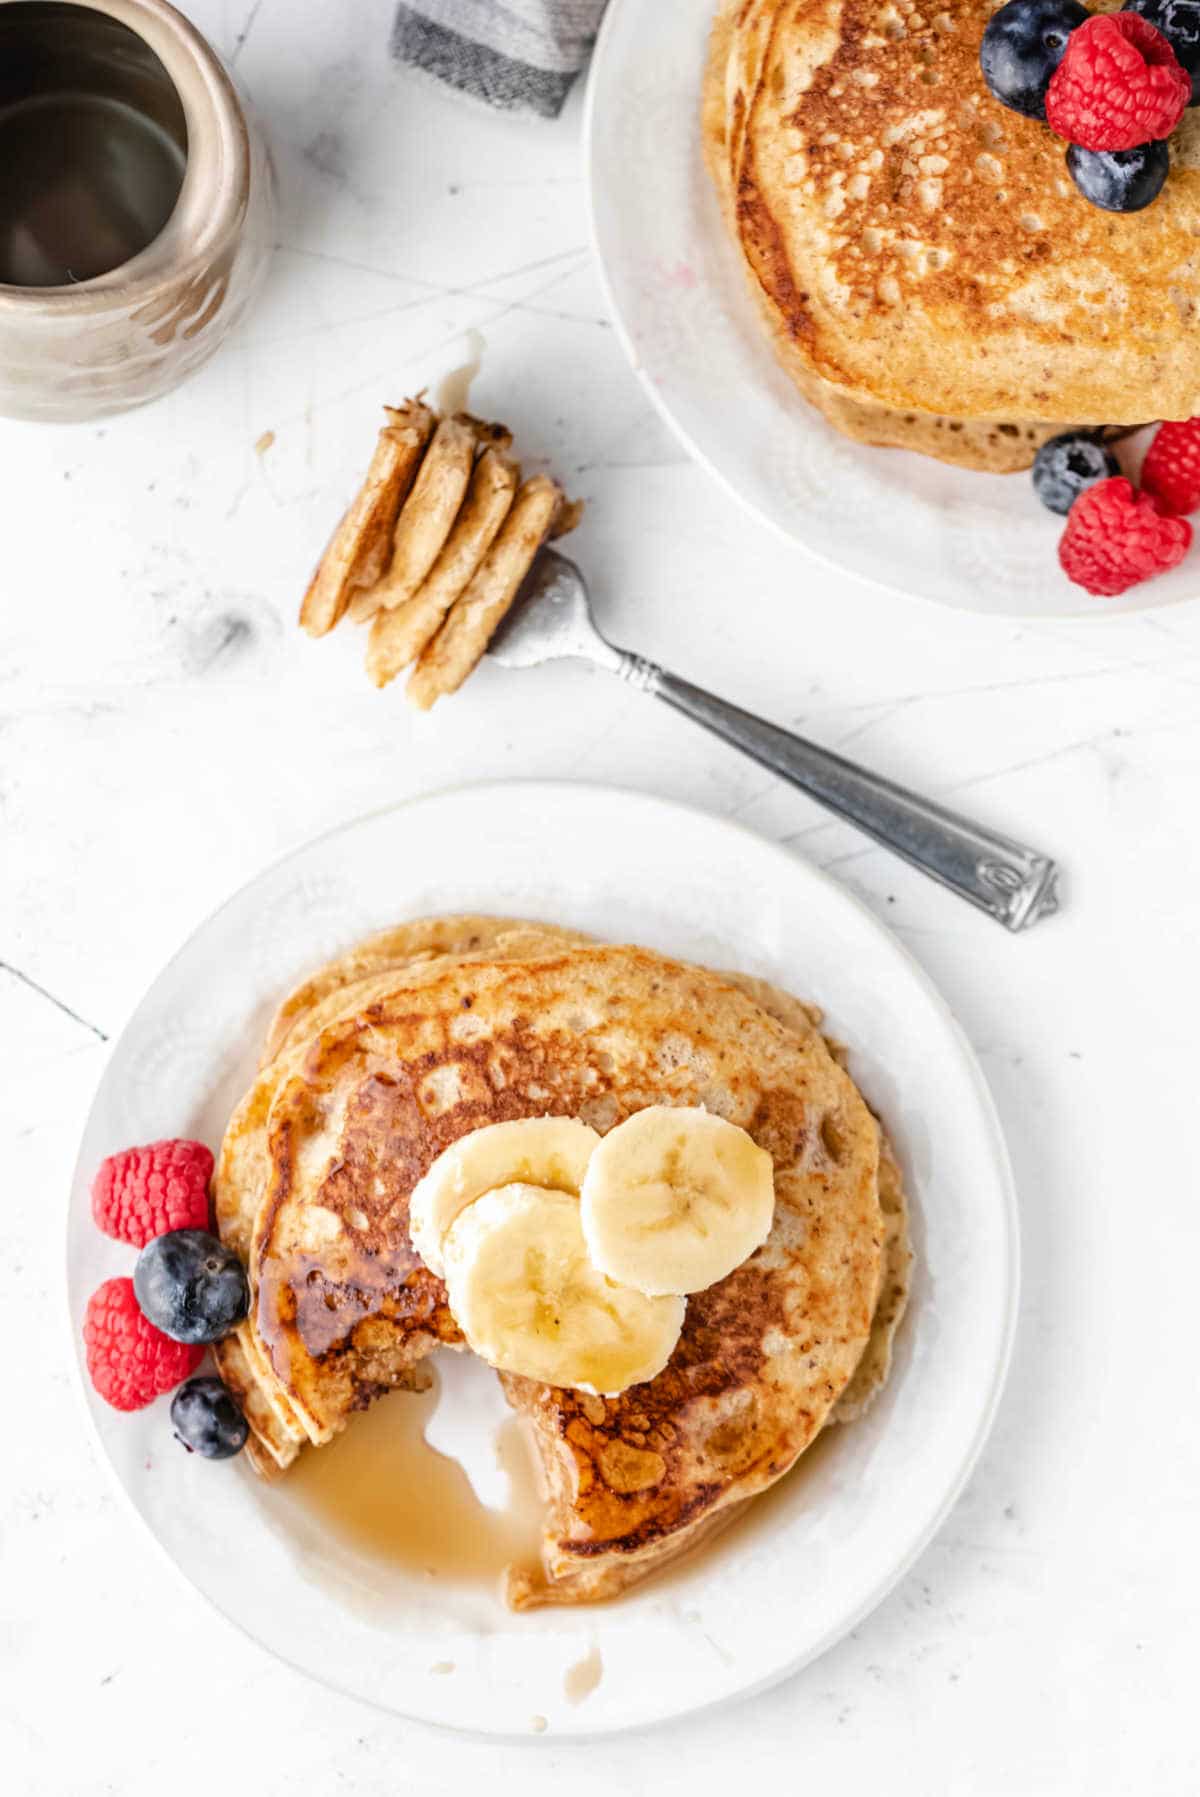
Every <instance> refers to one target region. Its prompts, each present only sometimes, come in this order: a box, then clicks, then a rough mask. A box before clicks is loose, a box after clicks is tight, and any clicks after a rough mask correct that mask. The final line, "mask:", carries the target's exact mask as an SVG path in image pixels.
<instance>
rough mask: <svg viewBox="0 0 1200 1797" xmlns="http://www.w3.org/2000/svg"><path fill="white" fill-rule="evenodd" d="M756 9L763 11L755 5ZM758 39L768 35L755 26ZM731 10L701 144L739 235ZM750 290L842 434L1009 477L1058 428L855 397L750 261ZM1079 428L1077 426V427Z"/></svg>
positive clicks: (809, 393)
mask: <svg viewBox="0 0 1200 1797" xmlns="http://www.w3.org/2000/svg"><path fill="white" fill-rule="evenodd" d="M759 11H760V13H761V11H762V9H761V8H760V9H759ZM759 31H760V38H759V39H754V38H752V39H751V41H752V42H759V41H761V40H762V38H763V37H764V35H765V34H763V33H762V30H761V23H760V27H759ZM733 48H734V9H733V8H732V7H727V8H726V9H725V10H724V11H723V12H721V13H720V14H719V15H718V17H717V19H716V22H715V23H714V25H713V30H712V40H711V45H710V53H709V67H708V71H707V74H706V77H705V83H704V107H703V128H702V135H703V143H704V155H705V161H706V162H707V164H708V169H709V173H710V174H711V176H712V179H713V183H714V185H715V187H716V189H717V196H718V199H719V200H720V204H721V210H722V213H723V214H724V217H725V223H726V227H727V229H728V231H729V234H730V237H731V238H732V239H734V240H735V241H736V240H737V236H738V230H737V217H736V209H735V205H734V182H735V180H736V178H737V172H738V166H739V159H738V152H739V150H740V146H741V143H742V130H741V127H742V126H743V125H744V122H745V113H746V104H745V102H746V92H747V88H748V86H749V84H750V82H751V80H752V78H755V77H753V71H752V68H748V67H747V66H746V64H745V62H744V61H739V60H738V59H737V58H736V57H734V56H733V55H732V50H733ZM746 272H747V274H748V275H749V276H750V279H749V282H748V287H749V291H750V295H751V298H752V300H753V301H754V304H755V308H756V310H757V311H758V313H759V316H760V318H761V320H762V323H763V326H764V328H765V330H766V332H767V334H768V336H769V337H770V338H771V342H772V346H773V348H774V350H775V354H776V356H777V357H778V359H779V361H780V362H781V363H782V365H783V367H784V369H785V370H786V371H787V373H788V375H789V376H790V378H791V380H792V381H793V383H794V384H795V386H796V387H797V388H798V389H799V391H800V393H801V394H803V396H804V398H805V399H806V400H808V402H809V403H810V404H811V405H813V406H815V407H816V408H817V410H818V411H819V412H821V413H822V414H823V416H824V417H825V418H826V419H828V421H829V423H830V424H832V425H833V427H834V428H835V430H838V431H840V432H841V434H842V436H844V437H849V438H851V439H852V440H853V441H854V442H857V443H870V444H872V445H874V446H876V447H878V448H882V449H911V450H915V451H917V452H918V453H919V454H921V455H928V456H933V457H935V458H936V459H937V460H939V461H943V462H951V463H953V464H954V465H955V466H957V467H961V468H973V469H976V470H977V471H979V472H980V473H986V474H1013V473H1016V472H1018V471H1019V470H1021V469H1024V468H1028V467H1029V466H1030V465H1031V464H1032V462H1033V458H1034V456H1035V455H1036V454H1037V452H1038V449H1039V448H1040V447H1041V445H1042V444H1043V443H1044V442H1046V440H1047V439H1048V438H1049V437H1052V436H1054V435H1055V434H1056V433H1057V432H1059V431H1061V430H1062V429H1063V425H1062V424H1061V423H1057V424H1040V423H1036V422H1029V421H1026V422H1024V423H1020V424H1015V423H1013V422H1012V421H1011V420H1007V419H988V420H985V421H983V422H980V421H977V420H975V419H970V418H948V417H945V416H944V415H942V414H940V413H932V412H916V411H912V410H910V411H904V412H900V411H894V410H892V409H890V408H889V407H887V406H883V405H880V404H878V402H876V401H874V400H867V399H863V398H859V397H855V396H854V395H853V394H851V393H848V392H846V391H845V390H844V389H843V388H840V387H837V386H835V385H834V384H833V383H832V382H831V381H828V380H825V379H823V378H822V377H821V376H820V375H819V374H817V373H816V372H815V371H814V369H813V368H811V367H810V366H809V365H808V363H807V362H806V361H805V360H804V358H803V356H802V355H801V354H800V353H799V352H798V350H797V348H796V346H795V344H794V342H793V341H792V338H791V336H790V335H789V333H788V331H787V329H786V327H785V324H784V321H783V320H782V319H781V318H780V317H779V316H778V314H777V313H776V312H775V311H774V310H773V307H772V305H771V302H770V300H769V299H768V296H767V294H766V293H765V292H764V291H763V288H762V287H761V285H760V284H759V282H758V280H757V279H756V278H754V276H753V272H752V270H751V269H750V268H749V265H747V267H746ZM1081 428H1082V427H1081Z"/></svg>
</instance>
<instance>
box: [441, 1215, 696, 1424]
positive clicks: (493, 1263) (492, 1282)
mask: <svg viewBox="0 0 1200 1797" xmlns="http://www.w3.org/2000/svg"><path fill="white" fill-rule="evenodd" d="M445 1263H446V1271H445V1279H446V1289H447V1291H448V1293H449V1296H450V1308H451V1310H452V1311H453V1313H454V1317H455V1320H456V1322H457V1323H458V1326H459V1328H460V1329H461V1330H462V1332H463V1334H464V1335H465V1336H466V1338H467V1341H468V1342H469V1344H470V1346H471V1347H472V1348H473V1349H474V1350H475V1352H476V1354H478V1355H479V1356H480V1357H481V1358H482V1359H484V1360H486V1361H488V1362H489V1364H490V1365H492V1366H494V1367H496V1368H497V1369H498V1370H499V1371H500V1372H505V1373H518V1374H521V1375H522V1376H523V1377H525V1378H527V1379H537V1380H539V1381H540V1382H541V1383H543V1384H546V1385H555V1386H567V1387H571V1388H573V1389H574V1390H576V1391H584V1392H591V1393H593V1394H595V1395H597V1396H600V1397H615V1396H616V1395H617V1394H618V1393H620V1392H623V1391H626V1390H628V1388H629V1387H630V1386H631V1385H641V1384H642V1383H643V1382H644V1381H646V1380H647V1379H653V1378H654V1377H655V1376H656V1374H658V1373H661V1371H662V1369H663V1368H664V1367H665V1366H666V1364H667V1361H668V1360H669V1359H670V1358H671V1354H672V1352H673V1350H674V1347H675V1344H676V1342H677V1341H678V1340H679V1333H680V1330H681V1329H682V1328H683V1318H684V1311H685V1303H684V1300H683V1299H682V1298H680V1297H676V1296H669V1297H657V1298H648V1297H646V1296H645V1295H644V1294H643V1293H642V1292H636V1291H634V1290H632V1288H631V1287H629V1286H624V1285H618V1284H616V1283H614V1281H612V1280H611V1279H606V1278H605V1276H604V1274H603V1273H601V1272H599V1271H598V1270H597V1269H596V1268H595V1267H594V1266H593V1265H592V1262H591V1259H590V1258H589V1255H588V1249H587V1243H586V1242H585V1241H584V1239H583V1229H582V1227H581V1225H580V1216H579V1201H578V1199H577V1198H574V1197H572V1196H571V1195H570V1194H569V1193H567V1192H550V1191H545V1190H543V1189H541V1188H539V1187H537V1186H531V1185H522V1184H515V1185H507V1186H502V1187H501V1188H500V1189H499V1190H498V1191H491V1192H487V1193H485V1194H484V1195H483V1196H482V1197H481V1198H479V1199H477V1200H476V1202H475V1203H474V1204H471V1205H468V1207H467V1208H466V1209H465V1210H463V1211H461V1212H460V1213H459V1215H458V1217H457V1218H456V1219H455V1221H454V1223H453V1225H452V1226H451V1228H450V1231H449V1234H448V1235H447V1237H446V1240H445Z"/></svg>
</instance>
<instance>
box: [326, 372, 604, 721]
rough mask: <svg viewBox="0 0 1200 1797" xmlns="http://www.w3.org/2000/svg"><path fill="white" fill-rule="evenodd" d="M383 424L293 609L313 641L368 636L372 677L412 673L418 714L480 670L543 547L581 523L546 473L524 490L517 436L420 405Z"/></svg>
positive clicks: (389, 411)
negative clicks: (349, 631)
mask: <svg viewBox="0 0 1200 1797" xmlns="http://www.w3.org/2000/svg"><path fill="white" fill-rule="evenodd" d="M384 414H385V416H386V418H387V423H386V424H385V425H383V427H382V429H381V430H380V431H379V434H378V436H377V438H376V442H375V453H374V455H373V456H372V457H371V464H370V467H369V468H368V469H367V474H366V478H365V480H364V481H363V484H362V486H361V487H360V488H359V491H358V493H357V494H356V496H355V498H354V499H353V500H352V502H351V503H350V505H349V506H348V507H347V508H346V511H345V513H344V514H343V516H342V517H341V519H340V520H339V522H338V525H337V528H336V529H335V531H334V533H333V536H332V537H331V538H330V540H329V544H328V547H327V548H326V550H325V553H324V555H323V556H322V557H321V560H320V562H319V563H318V564H317V568H316V572H315V573H314V575H313V577H312V580H311V581H310V582H309V585H308V590H307V592H306V593H305V595H304V600H303V603H302V604H301V607H300V623H301V624H302V626H303V627H304V629H305V630H307V631H308V633H309V635H310V636H325V635H327V634H328V632H329V631H331V630H333V629H334V628H335V627H336V625H338V624H339V623H340V622H341V620H342V619H343V618H344V617H347V616H348V617H350V618H351V619H352V620H353V621H354V622H355V623H356V624H369V625H370V627H371V629H370V635H369V636H368V639H367V672H368V674H369V675H370V677H371V679H372V680H373V681H374V682H375V685H376V686H387V685H389V684H390V682H391V681H393V680H395V678H396V677H397V675H398V674H402V673H403V672H404V670H405V668H408V667H411V668H412V673H411V674H410V676H409V681H408V687H407V692H408V697H409V698H410V699H411V700H412V702H413V704H414V705H416V706H418V707H419V708H420V709H421V710H422V711H428V710H429V708H430V706H432V705H434V704H436V702H437V701H438V699H440V698H443V697H444V696H445V695H446V694H448V693H454V692H457V691H458V689H459V687H460V686H461V685H462V683H463V681H464V680H465V679H466V678H467V676H468V675H469V674H470V673H472V672H473V671H474V669H475V668H476V667H477V666H478V664H479V662H480V660H481V659H482V657H483V655H484V653H485V652H486V650H487V646H488V644H489V643H490V641H491V639H492V637H493V636H494V634H495V632H496V630H497V628H498V626H499V625H500V623H501V621H502V620H503V618H504V617H505V615H506V613H507V612H508V610H509V607H510V606H511V605H512V603H513V601H514V600H515V598H516V596H517V593H518V591H519V590H520V587H521V583H522V581H523V580H524V579H525V576H526V575H527V574H528V573H529V570H530V569H531V568H532V566H533V564H534V561H535V560H536V558H537V555H538V552H539V550H540V549H541V547H542V545H543V543H545V542H546V540H547V539H548V538H549V537H561V536H564V535H565V534H566V532H567V531H569V530H573V529H574V528H575V525H576V524H577V523H578V521H579V517H580V514H581V512H582V509H583V508H582V506H581V505H580V504H578V503H577V502H576V503H572V502H570V501H568V499H567V497H566V495H565V494H564V492H563V490H562V488H561V487H560V486H559V485H558V482H557V481H555V480H552V479H551V478H550V476H549V475H548V474H535V475H531V476H530V478H529V479H528V480H522V478H521V467H520V464H519V463H518V462H517V461H516V459H515V458H514V456H513V455H512V453H511V451H512V441H513V440H512V432H511V431H510V430H508V429H507V428H506V427H505V426H504V425H502V424H486V423H485V422H484V421H483V420H482V419H480V418H473V417H471V415H470V413H468V412H455V413H454V414H452V415H451V416H449V417H443V416H442V415H441V414H440V413H438V412H436V411H434V409H433V408H432V407H431V406H428V405H426V403H425V401H424V400H423V399H422V398H420V397H418V398H416V399H406V400H405V401H404V404H403V405H400V406H385V407H384Z"/></svg>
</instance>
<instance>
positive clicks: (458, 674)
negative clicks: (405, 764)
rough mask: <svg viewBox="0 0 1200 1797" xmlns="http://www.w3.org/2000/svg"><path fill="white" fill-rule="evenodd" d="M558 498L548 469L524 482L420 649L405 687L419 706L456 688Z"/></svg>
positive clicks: (550, 523)
mask: <svg viewBox="0 0 1200 1797" xmlns="http://www.w3.org/2000/svg"><path fill="white" fill-rule="evenodd" d="M562 503H563V493H562V488H561V487H560V486H559V485H558V483H557V481H553V480H551V479H550V477H549V476H548V475H545V474H536V475H534V477H533V479H532V480H527V481H526V482H525V484H524V486H523V487H522V488H521V490H520V492H519V493H518V494H517V497H516V499H515V500H514V501H513V505H512V510H511V511H510V512H509V514H508V517H507V518H506V519H505V521H504V525H503V528H502V529H501V531H500V534H499V535H498V536H497V538H496V540H495V542H494V543H493V544H492V547H491V548H490V549H489V551H488V553H487V555H486V556H485V557H484V558H483V561H482V562H481V563H480V565H479V567H478V569H477V570H476V572H475V574H474V575H473V577H472V579H471V581H470V582H469V584H468V585H467V587H466V590H465V591H464V592H463V593H462V595H461V596H460V597H459V599H458V600H457V602H456V603H455V604H454V606H453V607H452V608H451V610H450V612H449V614H448V615H447V617H446V619H445V621H444V623H443V624H442V626H441V628H440V630H439V631H438V632H437V634H436V636H434V637H433V638H432V640H431V641H430V642H428V643H427V644H426V645H425V648H424V649H423V650H422V651H421V657H420V660H419V661H418V662H417V665H416V668H415V669H414V671H413V674H412V676H411V678H410V680H409V682H408V689H407V690H408V696H409V698H410V699H411V700H412V701H413V703H414V704H415V705H418V706H419V707H420V708H421V710H422V711H428V710H429V708H430V706H431V705H433V704H435V703H436V701H437V700H438V699H440V698H442V697H443V696H444V695H445V694H447V693H454V692H457V691H458V689H459V687H460V686H461V685H462V683H463V681H464V680H465V679H466V678H467V675H468V674H470V673H471V672H472V670H473V669H474V668H475V667H476V666H477V665H478V664H479V662H480V660H481V659H482V657H483V655H484V652H485V650H486V649H487V646H488V644H489V642H490V641H491V639H492V636H493V635H494V633H495V630H496V627H497V625H498V624H499V623H500V620H501V619H502V618H503V617H504V615H505V613H506V612H507V611H508V609H509V607H510V606H511V605H512V602H513V600H514V599H515V598H516V596H517V593H518V591H519V589H520V586H521V583H522V581H523V580H524V579H525V576H526V575H527V574H528V572H529V570H530V568H531V567H532V566H533V563H534V559H535V557H536V556H537V553H538V550H539V549H540V548H541V547H542V544H543V543H544V542H545V541H546V538H547V537H548V536H549V535H550V532H551V531H552V530H553V528H554V523H555V519H556V518H557V516H558V512H559V509H560V507H561V506H562Z"/></svg>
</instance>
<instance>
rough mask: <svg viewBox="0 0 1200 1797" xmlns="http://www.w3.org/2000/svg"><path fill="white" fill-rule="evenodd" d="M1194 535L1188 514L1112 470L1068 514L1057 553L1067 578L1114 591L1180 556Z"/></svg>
mask: <svg viewBox="0 0 1200 1797" xmlns="http://www.w3.org/2000/svg"><path fill="white" fill-rule="evenodd" d="M1191 540H1192V527H1191V525H1190V524H1189V523H1188V522H1187V520H1186V518H1172V517H1170V516H1169V515H1168V514H1166V513H1164V512H1160V511H1159V509H1158V505H1157V503H1156V502H1155V501H1154V500H1153V499H1151V497H1150V495H1149V494H1148V493H1135V492H1134V490H1133V488H1132V487H1131V486H1130V484H1129V482H1128V481H1127V480H1123V479H1122V478H1121V476H1120V475H1114V476H1113V478H1112V479H1111V480H1102V481H1099V482H1098V483H1097V484H1096V486H1094V487H1089V488H1088V489H1087V491H1086V492H1084V493H1081V494H1080V495H1079V498H1078V499H1077V500H1076V501H1075V503H1074V505H1073V506H1072V507H1071V510H1070V512H1069V513H1068V516H1067V528H1066V530H1064V532H1063V534H1062V540H1061V542H1060V543H1059V545H1058V559H1059V561H1060V562H1061V563H1062V566H1063V572H1064V573H1065V574H1066V576H1067V579H1068V580H1073V581H1074V582H1075V584H1076V586H1081V587H1086V588H1087V590H1088V592H1089V593H1103V594H1105V595H1106V596H1108V597H1113V596H1115V595H1116V594H1117V593H1124V592H1125V591H1126V590H1127V589H1128V588H1129V587H1135V586H1137V584H1138V582H1139V581H1142V580H1150V579H1152V578H1153V576H1154V575H1155V574H1162V573H1165V571H1166V570H1167V569H1168V568H1173V567H1174V566H1175V564H1176V562H1181V561H1182V560H1183V558H1184V556H1185V555H1186V554H1187V551H1188V547H1189V545H1190V543H1191Z"/></svg>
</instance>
